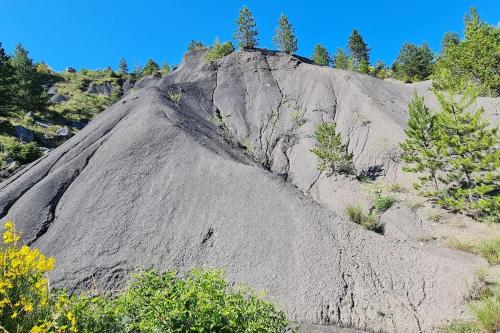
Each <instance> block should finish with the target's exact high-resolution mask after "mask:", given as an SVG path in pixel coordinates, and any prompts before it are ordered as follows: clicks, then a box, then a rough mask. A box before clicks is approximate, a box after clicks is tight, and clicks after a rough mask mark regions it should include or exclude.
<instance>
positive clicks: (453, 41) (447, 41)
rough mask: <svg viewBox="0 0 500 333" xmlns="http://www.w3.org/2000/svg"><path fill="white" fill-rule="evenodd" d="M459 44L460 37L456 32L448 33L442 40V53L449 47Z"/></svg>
mask: <svg viewBox="0 0 500 333" xmlns="http://www.w3.org/2000/svg"><path fill="white" fill-rule="evenodd" d="M458 43H460V37H459V36H458V34H457V33H456V32H446V33H445V34H444V36H443V39H442V40H441V52H442V51H444V50H445V49H446V48H447V47H449V46H451V47H453V46H457V45H458Z"/></svg>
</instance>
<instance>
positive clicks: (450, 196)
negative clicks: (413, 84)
mask: <svg viewBox="0 0 500 333" xmlns="http://www.w3.org/2000/svg"><path fill="white" fill-rule="evenodd" d="M475 96H476V95H475V91H474V90H473V89H472V88H470V89H469V90H467V91H466V92H465V93H464V95H463V96H462V97H460V98H458V99H457V97H453V96H449V95H445V94H441V93H437V97H438V101H439V103H440V106H441V111H440V112H438V113H436V114H434V115H433V114H432V113H431V111H430V110H429V109H428V108H427V107H425V105H424V104H423V99H422V98H420V97H418V96H415V98H414V99H413V101H412V102H411V103H410V119H409V121H408V128H407V130H406V134H407V139H406V141H405V142H403V143H402V144H401V149H402V154H401V158H402V160H403V161H404V162H406V163H407V166H406V167H405V169H404V170H405V171H409V172H421V173H423V176H421V177H420V178H419V183H417V184H416V187H417V188H422V187H425V186H427V185H428V183H429V182H432V183H433V185H434V190H433V191H428V192H423V194H424V195H427V196H429V197H432V198H434V199H435V200H437V202H438V203H440V204H441V205H442V206H444V207H445V208H448V209H450V210H452V211H458V212H463V211H465V212H467V213H468V214H470V215H471V216H473V217H475V218H478V219H483V220H489V221H493V222H500V218H499V216H498V211H499V209H500V197H499V195H498V193H497V191H498V188H500V183H499V181H500V175H499V165H500V150H498V146H499V136H498V133H497V128H490V127H489V123H488V122H487V121H485V120H483V119H482V117H481V116H482V113H483V110H482V109H478V110H475V111H474V110H473V111H469V110H468V108H470V107H471V106H472V105H473V103H474V101H475Z"/></svg>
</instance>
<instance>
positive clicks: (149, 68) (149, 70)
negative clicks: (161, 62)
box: [142, 59, 160, 76]
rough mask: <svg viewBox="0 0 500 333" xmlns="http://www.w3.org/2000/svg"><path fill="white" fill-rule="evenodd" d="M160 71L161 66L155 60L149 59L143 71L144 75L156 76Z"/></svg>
mask: <svg viewBox="0 0 500 333" xmlns="http://www.w3.org/2000/svg"><path fill="white" fill-rule="evenodd" d="M159 71H160V66H158V64H157V63H156V61H154V60H153V59H149V60H148V61H147V62H146V65H144V69H143V70H142V75H143V76H144V75H156V73H158V72H159Z"/></svg>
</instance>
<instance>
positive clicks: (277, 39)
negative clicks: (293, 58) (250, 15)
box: [273, 14, 298, 54]
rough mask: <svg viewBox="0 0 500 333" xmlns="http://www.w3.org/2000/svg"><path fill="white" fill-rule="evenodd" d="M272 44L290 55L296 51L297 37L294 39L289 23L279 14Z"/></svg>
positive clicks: (283, 15) (286, 18)
mask: <svg viewBox="0 0 500 333" xmlns="http://www.w3.org/2000/svg"><path fill="white" fill-rule="evenodd" d="M273 43H274V45H276V47H278V49H280V50H281V51H283V52H286V53H289V54H290V53H294V52H295V51H297V48H298V46H297V43H298V41H297V37H295V32H294V30H293V26H292V23H290V21H289V20H288V17H286V16H285V14H281V16H280V18H279V19H278V26H277V27H276V33H275V35H274V37H273Z"/></svg>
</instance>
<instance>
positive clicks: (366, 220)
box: [346, 205, 382, 232]
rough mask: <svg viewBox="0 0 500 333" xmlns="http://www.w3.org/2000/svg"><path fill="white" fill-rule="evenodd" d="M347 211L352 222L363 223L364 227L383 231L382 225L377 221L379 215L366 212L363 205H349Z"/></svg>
mask: <svg viewBox="0 0 500 333" xmlns="http://www.w3.org/2000/svg"><path fill="white" fill-rule="evenodd" d="M346 213H347V216H348V217H349V219H350V220H351V221H352V222H354V223H356V224H359V225H361V226H362V227H363V228H365V229H367V230H371V231H375V232H382V226H381V225H380V223H379V222H378V221H377V217H376V216H375V215H373V214H371V213H365V212H364V211H363V208H362V207H361V206H359V205H352V206H347V208H346Z"/></svg>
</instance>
